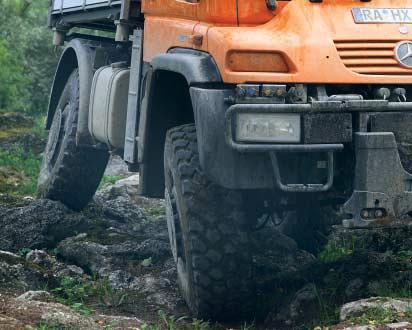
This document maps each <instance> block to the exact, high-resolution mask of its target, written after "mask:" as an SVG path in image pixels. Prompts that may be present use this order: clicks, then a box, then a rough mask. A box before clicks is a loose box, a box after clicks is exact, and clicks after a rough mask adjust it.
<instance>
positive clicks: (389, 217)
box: [343, 132, 412, 228]
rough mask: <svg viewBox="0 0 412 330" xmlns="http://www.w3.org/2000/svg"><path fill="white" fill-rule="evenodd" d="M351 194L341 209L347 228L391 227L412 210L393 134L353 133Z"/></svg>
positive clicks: (411, 179) (410, 179)
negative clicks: (352, 181) (353, 166)
mask: <svg viewBox="0 0 412 330" xmlns="http://www.w3.org/2000/svg"><path fill="white" fill-rule="evenodd" d="M355 153H356V168H355V178H354V192H353V195H352V196H351V198H350V199H349V200H348V201H347V202H346V203H345V205H344V206H343V212H344V213H345V214H347V215H349V216H350V217H349V218H348V219H346V220H344V221H343V226H344V227H347V228H367V227H376V226H385V225H391V224H394V223H397V222H400V221H402V219H404V218H405V216H407V215H408V213H409V212H411V211H412V175H411V174H409V173H408V172H406V171H405V169H404V168H403V166H402V163H401V160H400V157H399V152H398V148H397V144H396V140H395V136H394V134H393V133H390V132H388V133H386V132H383V133H355Z"/></svg>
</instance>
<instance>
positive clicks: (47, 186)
mask: <svg viewBox="0 0 412 330" xmlns="http://www.w3.org/2000/svg"><path fill="white" fill-rule="evenodd" d="M78 112H79V72H78V70H75V71H73V73H72V74H71V75H70V77H69V79H68V81H67V83H66V86H65V88H64V90H63V93H62V95H61V97H60V100H59V104H58V106H57V109H56V112H55V114H54V118H53V122H52V125H51V128H50V132H49V138H48V141H47V145H46V149H45V151H44V156H43V162H42V166H41V170H40V175H39V181H38V195H39V197H41V198H48V199H52V200H56V201H60V202H62V203H64V204H65V205H67V206H68V207H70V208H72V209H74V210H80V209H82V208H84V207H85V206H86V205H87V203H88V202H89V201H90V200H91V198H92V197H93V195H94V193H95V192H96V190H97V187H98V185H99V183H100V180H101V178H102V176H103V174H104V170H105V168H106V165H107V162H108V159H109V153H108V152H107V151H106V150H97V149H91V148H82V147H79V146H77V144H76V132H77V118H78Z"/></svg>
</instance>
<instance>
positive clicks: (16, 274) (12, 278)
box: [0, 251, 52, 293]
mask: <svg viewBox="0 0 412 330" xmlns="http://www.w3.org/2000/svg"><path fill="white" fill-rule="evenodd" d="M48 282H52V278H51V276H50V274H48V273H47V271H46V270H44V269H42V268H40V267H38V266H36V265H35V264H33V263H30V262H27V261H26V260H25V259H24V258H21V257H20V256H18V255H16V254H13V253H10V252H5V251H0V289H2V290H6V291H11V292H15V293H21V292H23V291H26V290H38V289H40V288H43V287H44V286H45V285H46V284H47V283H48ZM50 284H51V283H50Z"/></svg>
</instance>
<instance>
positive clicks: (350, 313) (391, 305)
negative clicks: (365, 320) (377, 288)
mask: <svg viewBox="0 0 412 330" xmlns="http://www.w3.org/2000/svg"><path fill="white" fill-rule="evenodd" d="M377 308H381V309H384V310H389V311H391V312H394V313H408V312H410V311H411V310H412V299H393V298H386V297H372V298H368V299H361V300H358V301H353V302H350V303H347V304H345V305H343V306H342V307H341V309H340V320H341V321H345V320H347V319H350V318H354V317H358V316H361V315H362V314H364V313H366V312H367V311H368V310H373V309H377Z"/></svg>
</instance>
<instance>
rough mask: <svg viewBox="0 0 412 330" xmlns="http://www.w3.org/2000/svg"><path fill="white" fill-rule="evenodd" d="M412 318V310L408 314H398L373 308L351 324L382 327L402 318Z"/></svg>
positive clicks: (389, 310)
mask: <svg viewBox="0 0 412 330" xmlns="http://www.w3.org/2000/svg"><path fill="white" fill-rule="evenodd" d="M410 317H412V310H411V311H406V312H396V311H394V310H392V309H386V308H383V307H376V308H371V309H368V310H367V311H365V313H363V314H362V315H360V316H358V317H353V318H351V319H350V320H349V323H350V324H356V325H361V326H362V325H381V324H387V323H392V322H395V321H399V319H402V318H410Z"/></svg>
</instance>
